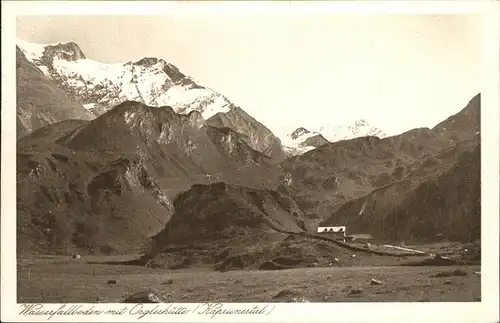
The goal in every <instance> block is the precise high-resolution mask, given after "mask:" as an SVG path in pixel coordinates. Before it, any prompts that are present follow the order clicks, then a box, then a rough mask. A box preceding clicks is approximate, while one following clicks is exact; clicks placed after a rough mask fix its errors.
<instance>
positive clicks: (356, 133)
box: [314, 119, 387, 142]
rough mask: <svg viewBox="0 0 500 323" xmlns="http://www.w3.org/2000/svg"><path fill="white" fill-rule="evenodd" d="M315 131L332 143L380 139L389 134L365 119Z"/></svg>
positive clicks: (328, 126) (327, 126)
mask: <svg viewBox="0 0 500 323" xmlns="http://www.w3.org/2000/svg"><path fill="white" fill-rule="evenodd" d="M314 130H315V131H317V132H319V133H321V134H322V135H323V136H324V137H325V138H326V139H327V140H328V141H331V142H336V141H340V140H347V139H352V138H356V137H364V136H375V137H379V138H384V137H387V134H385V133H384V132H383V131H382V130H380V129H379V128H377V127H375V126H373V125H371V124H369V123H368V122H367V121H366V120H363V119H360V120H357V121H355V122H354V123H353V124H351V125H335V126H334V125H323V126H319V127H317V128H315V129H314Z"/></svg>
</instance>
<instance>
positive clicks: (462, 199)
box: [323, 137, 481, 242]
mask: <svg viewBox="0 0 500 323" xmlns="http://www.w3.org/2000/svg"><path fill="white" fill-rule="evenodd" d="M480 158H481V156H480V144H479V137H476V138H475V139H473V140H470V141H465V142H461V143H460V144H458V145H456V146H454V147H452V148H450V149H447V150H445V151H444V152H442V153H440V154H438V155H436V156H434V157H431V158H429V159H427V160H425V161H423V162H422V163H421V164H420V165H419V167H417V168H416V169H415V170H413V171H412V173H411V174H409V175H407V176H406V177H405V178H404V179H402V180H400V181H395V182H392V183H390V184H388V185H386V186H383V187H381V188H379V189H376V190H374V191H373V192H371V193H370V194H368V195H365V196H363V197H361V198H359V199H354V200H352V201H349V202H347V203H345V204H344V205H342V206H341V207H340V208H339V209H338V210H337V211H336V212H334V213H333V215H332V216H331V217H330V218H328V219H327V220H326V221H324V222H323V224H326V225H328V224H330V225H336V224H338V223H339V222H340V223H343V224H347V225H348V227H349V228H350V229H351V230H353V231H354V232H370V233H371V234H372V235H374V236H377V237H379V238H382V239H386V240H388V241H394V240H400V241H406V242H409V240H410V241H411V240H413V241H425V240H427V241H434V240H435V236H436V234H443V235H444V236H445V237H446V238H447V239H450V240H453V241H474V240H478V239H480V232H481V172H480ZM403 239H404V240H403Z"/></svg>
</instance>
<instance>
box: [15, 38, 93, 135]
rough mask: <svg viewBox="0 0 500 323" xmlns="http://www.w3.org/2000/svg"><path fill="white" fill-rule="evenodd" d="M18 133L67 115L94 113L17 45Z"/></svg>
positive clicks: (81, 116) (86, 117)
mask: <svg viewBox="0 0 500 323" xmlns="http://www.w3.org/2000/svg"><path fill="white" fill-rule="evenodd" d="M16 90H17V93H16V98H17V101H16V105H17V137H18V138H20V137H22V136H24V135H26V134H28V133H30V132H32V131H34V130H36V129H38V128H40V127H43V126H46V125H49V124H52V123H56V122H60V121H64V120H67V119H82V120H90V119H92V118H93V115H92V113H90V112H89V111H87V110H86V109H85V108H84V107H83V106H82V105H81V104H80V103H78V102H77V101H75V100H74V99H73V98H72V97H71V96H69V95H68V94H67V93H65V92H64V91H63V90H61V89H60V88H59V87H58V86H57V84H56V83H55V82H54V81H52V80H51V79H49V78H48V77H47V76H45V75H44V74H43V73H42V71H41V70H39V69H38V68H37V67H36V66H35V65H33V64H32V63H31V62H30V61H28V60H27V59H26V57H25V55H24V53H23V52H22V51H21V50H20V49H19V48H16Z"/></svg>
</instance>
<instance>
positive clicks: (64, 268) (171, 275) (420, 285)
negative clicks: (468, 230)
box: [17, 256, 481, 303]
mask: <svg viewBox="0 0 500 323" xmlns="http://www.w3.org/2000/svg"><path fill="white" fill-rule="evenodd" d="M111 260H120V259H119V257H98V256H87V257H84V258H83V259H81V260H70V259H69V258H68V257H56V256H36V257H32V258H21V259H18V264H17V266H18V269H17V270H18V279H17V300H18V302H19V303H35V302H42V303H94V302H101V303H117V302H122V301H123V300H124V299H125V298H126V297H128V296H130V295H132V294H135V293H137V292H141V291H145V290H148V289H151V290H153V291H155V292H156V294H157V295H158V296H160V297H162V298H163V300H164V301H166V302H172V303H175V302H271V301H297V299H298V300H299V301H301V300H302V301H311V302H356V301H362V302H380V301H388V302H402V301H409V302H427V301H446V302H450V301H462V302H463V301H466V302H467V301H479V300H480V295H481V276H480V275H479V274H478V273H477V272H479V271H480V266H479V265H475V266H441V267H424V266H420V267H402V266H381V267H373V266H356V267H328V268H298V269H289V270H276V271H257V270H253V271H244V270H242V271H229V272H217V271H213V270H210V269H184V270H168V269H152V268H146V267H138V266H124V265H103V264H90V263H89V262H104V261H111ZM456 269H460V271H462V273H461V275H458V276H457V275H446V274H445V275H444V276H445V277H433V276H435V275H436V274H439V273H448V274H450V273H451V272H453V271H454V270H456ZM372 278H374V279H376V280H379V281H380V282H381V284H380V285H372V284H371V279H372ZM108 280H116V281H117V283H116V284H108Z"/></svg>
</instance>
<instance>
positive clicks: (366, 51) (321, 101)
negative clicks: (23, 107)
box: [17, 13, 481, 134]
mask: <svg viewBox="0 0 500 323" xmlns="http://www.w3.org/2000/svg"><path fill="white" fill-rule="evenodd" d="M480 28H481V20H480V18H479V17H478V16H472V15H469V16H465V15H462V16H460V15H441V16H430V15H392V16H390V15H379V16H374V15H345V14H343V15H341V14H331V13H328V14H323V15H319V14H315V15H311V14H308V15H302V16H286V15H281V16H272V15H260V16H259V15H253V16H242V15H239V16H229V15H226V16H207V15H204V16H200V15H198V16H194V15H190V16H188V15H182V16H175V17H174V16H153V17H148V16H79V17H76V16H29V17H27V16H25V17H19V18H18V20H17V37H19V38H21V39H24V40H27V41H33V42H38V43H54V42H66V41H75V42H76V43H77V44H79V45H80V47H81V48H82V50H83V52H84V53H85V55H86V56H87V57H88V58H91V59H94V60H98V61H102V62H126V61H130V60H132V61H135V60H138V59H140V58H142V57H145V56H155V57H159V58H163V59H165V60H167V61H169V62H170V63H172V64H174V65H175V66H177V67H178V68H179V69H180V70H181V71H182V72H183V73H184V74H187V75H189V76H191V77H193V78H194V79H195V80H197V81H199V82H200V83H201V84H203V85H206V86H208V87H210V88H212V89H214V90H216V91H218V92H221V93H223V94H224V95H225V96H226V97H227V98H228V99H229V100H230V101H232V102H233V103H235V104H236V105H239V106H241V107H242V108H243V109H245V110H246V111H247V112H249V113H250V114H251V115H253V116H254V117H255V118H256V119H258V120H259V121H261V122H262V123H264V124H265V125H268V126H269V127H271V128H272V129H273V128H274V129H275V128H276V126H277V125H280V124H286V125H290V126H305V127H308V126H309V127H310V126H314V125H322V124H332V125H338V124H340V125H342V124H346V123H351V122H353V121H354V120H357V119H360V118H364V119H365V120H367V121H369V122H370V123H373V124H374V125H376V126H378V127H379V128H381V129H382V130H384V131H385V132H386V133H388V134H397V133H400V132H403V131H406V130H408V129H411V128H415V127H425V126H427V127H432V126H434V125H435V124H436V123H438V122H440V121H442V120H443V119H445V118H447V117H448V116H450V115H451V114H454V113H456V112H458V111H459V110H461V109H462V108H464V107H465V105H466V104H467V103H468V101H469V100H470V99H471V98H472V97H473V96H474V95H476V94H477V93H479V91H480V63H481V57H480V54H481V37H480V35H481V34H480V32H481V29H480Z"/></svg>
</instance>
